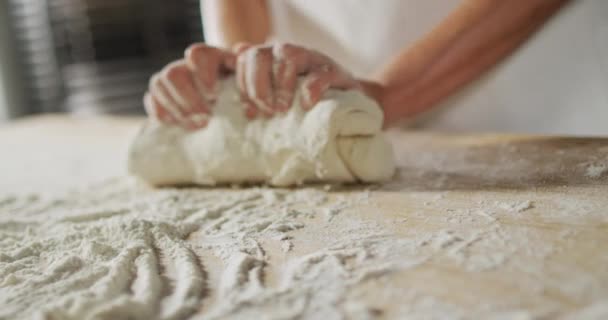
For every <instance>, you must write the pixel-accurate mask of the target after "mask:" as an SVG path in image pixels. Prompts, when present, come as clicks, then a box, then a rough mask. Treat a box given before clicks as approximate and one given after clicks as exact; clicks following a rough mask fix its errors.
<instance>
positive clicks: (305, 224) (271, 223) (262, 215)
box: [0, 120, 608, 319]
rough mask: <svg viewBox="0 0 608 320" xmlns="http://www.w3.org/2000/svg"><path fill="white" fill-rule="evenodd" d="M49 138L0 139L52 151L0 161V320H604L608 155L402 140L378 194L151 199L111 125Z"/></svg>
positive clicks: (549, 145) (559, 145)
mask: <svg viewBox="0 0 608 320" xmlns="http://www.w3.org/2000/svg"><path fill="white" fill-rule="evenodd" d="M46 123H47V126H46V127H41V126H38V125H36V123H35V122H34V123H31V124H28V125H30V127H34V128H37V131H36V136H35V137H32V138H31V140H28V138H27V137H26V135H25V132H27V130H24V129H23V127H20V128H18V129H19V130H8V131H4V132H2V131H1V130H0V143H2V145H8V144H5V143H6V142H7V140H6V139H7V137H8V136H9V134H12V137H13V139H8V140H14V139H19V140H20V141H28V142H31V143H34V142H35V141H36V139H39V140H38V141H39V143H40V144H39V146H38V147H37V148H34V149H31V150H25V149H13V151H12V152H10V153H9V154H7V155H3V158H2V160H3V161H2V165H3V166H2V167H0V170H2V172H0V174H1V175H2V177H5V178H6V179H7V180H8V181H11V182H12V184H11V185H9V184H7V183H4V184H0V318H6V319H21V318H31V317H35V315H37V314H38V315H39V314H46V315H48V318H49V319H86V318H87V317H89V318H95V316H96V317H97V318H98V319H121V318H123V319H129V318H130V319H226V318H234V319H250V318H260V319H319V318H322V319H402V318H411V319H479V318H483V319H492V318H494V319H547V318H550V319H553V318H558V319H559V318H564V319H605V318H606V317H607V316H608V306H607V305H606V301H608V299H607V297H608V273H607V272H606V265H608V254H607V252H606V250H605V244H606V243H608V211H606V208H608V200H607V199H606V194H607V192H608V191H607V190H608V181H607V180H606V179H607V177H606V175H605V173H603V172H602V173H600V174H593V175H590V174H588V170H589V169H588V168H589V167H590V165H593V166H601V165H604V164H606V163H607V161H608V141H606V140H602V139H561V138H534V137H496V136H485V137H483V136H482V137H451V138H448V137H445V136H432V135H419V134H409V135H406V134H395V135H393V138H394V141H400V143H397V144H396V154H397V155H398V163H399V174H398V176H397V177H396V179H395V180H393V181H392V182H390V183H387V184H384V185H368V186H342V187H340V186H325V185H318V186H311V187H307V188H301V189H269V188H264V187H251V188H244V189H210V188H207V189H160V190H154V189H150V188H149V187H147V186H145V185H143V184H141V183H139V182H137V181H135V180H134V179H131V178H128V177H125V176H124V174H123V173H122V172H123V171H122V170H123V168H122V167H120V166H119V165H118V163H119V161H116V160H117V159H122V157H123V156H124V154H123V153H122V151H121V150H124V149H121V148H122V146H123V144H122V143H121V141H123V140H121V139H118V137H117V136H116V135H114V136H112V135H111V133H110V135H109V136H105V135H103V134H101V133H102V132H103V131H104V130H101V129H100V128H101V127H103V126H104V122H101V123H98V124H97V127H95V126H91V125H90V123H86V121H85V123H84V124H82V122H80V121H76V122H73V121H70V122H67V123H63V124H62V125H61V127H63V128H64V130H62V133H61V134H63V132H68V133H70V134H71V135H76V136H80V137H82V138H78V139H77V138H73V139H72V140H71V141H70V143H69V144H68V143H65V144H62V142H61V141H62V140H60V139H55V137H54V135H55V133H56V132H57V130H55V129H57V126H58V123H57V122H54V121H51V120H48V121H47V122H46ZM26 124H27V123H26ZM24 125H25V124H24ZM105 126H107V130H106V131H107V132H114V133H116V132H122V133H124V134H127V133H129V134H130V133H132V131H131V129H132V128H135V126H131V125H127V124H123V123H122V122H120V123H116V122H105ZM86 128H92V129H90V130H89V131H88V132H89V137H86V136H85V134H84V133H83V132H87V131H86ZM96 128H97V129H96ZM75 131H76V132H75ZM77 132H80V133H81V134H77ZM41 134H42V135H41ZM83 136H84V137H83ZM91 136H95V138H91ZM118 136H120V135H118ZM92 140H95V141H99V144H100V145H101V149H104V148H106V149H105V150H106V151H107V150H111V148H110V147H111V145H112V143H111V142H112V141H114V142H115V147H116V148H117V149H118V151H116V153H114V154H112V153H110V154H108V153H107V152H106V153H105V154H104V153H103V152H102V153H99V154H95V153H94V150H93V149H91V150H90V151H89V152H88V154H89V155H88V156H85V155H82V154H80V153H79V152H78V151H77V150H82V149H81V148H77V146H80V147H83V148H86V145H87V144H90V143H91V141H92ZM49 141H54V142H53V143H49ZM124 141H127V140H124ZM80 143H81V144H80ZM45 148H47V149H46V150H45ZM41 153H44V154H46V155H47V156H46V157H43V156H41ZM26 154H29V156H27V157H26ZM41 159H42V160H41ZM70 159H71V160H70ZM54 161H60V162H65V161H72V162H71V163H79V164H80V165H79V167H78V168H87V170H84V171H82V170H75V169H74V168H72V167H70V166H65V165H63V166H62V165H61V164H57V165H56V166H53V163H54ZM43 163H44V164H46V165H48V166H49V167H50V168H56V170H55V171H56V172H53V173H49V172H48V171H49V169H48V168H45V167H43V166H42V165H41V164H43ZM113 164H116V165H113ZM15 168H29V170H27V171H23V170H22V171H16V170H15ZM88 168H97V169H98V171H97V172H94V173H91V172H90V171H89V170H90V169H88ZM57 171H59V172H57ZM594 172H595V171H594ZM45 174H46V176H47V177H62V175H61V174H63V178H64V179H62V180H61V181H54V182H49V181H46V182H45V181H41V182H40V183H39V184H37V183H36V179H35V176H36V175H38V176H45ZM24 184H25V185H24Z"/></svg>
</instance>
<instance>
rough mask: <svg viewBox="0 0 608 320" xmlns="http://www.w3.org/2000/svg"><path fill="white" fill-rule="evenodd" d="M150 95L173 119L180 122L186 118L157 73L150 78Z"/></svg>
mask: <svg viewBox="0 0 608 320" xmlns="http://www.w3.org/2000/svg"><path fill="white" fill-rule="evenodd" d="M150 93H151V94H152V96H153V97H154V98H155V100H157V101H158V102H159V103H160V104H161V105H162V106H163V108H164V109H165V110H167V112H168V113H169V114H171V116H172V117H173V118H174V119H176V120H177V121H181V120H182V119H184V118H185V117H186V116H185V114H183V112H182V110H181V108H180V107H179V105H178V103H177V102H176V101H175V100H174V99H173V97H172V96H171V94H170V93H169V90H168V89H167V88H166V87H165V85H164V83H163V81H162V80H161V76H160V74H158V73H157V74H155V75H153V76H152V77H151V78H150Z"/></svg>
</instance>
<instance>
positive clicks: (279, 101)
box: [273, 60, 298, 112]
mask: <svg viewBox="0 0 608 320" xmlns="http://www.w3.org/2000/svg"><path fill="white" fill-rule="evenodd" d="M273 78H274V88H275V89H274V95H275V109H276V110H278V111H280V112H285V111H287V110H289V108H290V107H291V104H292V103H293V97H294V95H295V91H296V88H297V84H298V72H297V69H296V66H295V64H294V63H292V62H291V61H289V60H279V61H277V62H276V64H275V66H274V76H273Z"/></svg>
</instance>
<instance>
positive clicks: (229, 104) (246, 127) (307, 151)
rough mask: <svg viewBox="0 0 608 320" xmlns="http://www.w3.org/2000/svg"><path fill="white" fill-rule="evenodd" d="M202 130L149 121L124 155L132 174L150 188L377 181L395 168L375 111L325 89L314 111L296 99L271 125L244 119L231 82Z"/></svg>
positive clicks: (357, 96)
mask: <svg viewBox="0 0 608 320" xmlns="http://www.w3.org/2000/svg"><path fill="white" fill-rule="evenodd" d="M221 87H222V90H221V92H220V94H219V97H218V100H217V102H216V105H215V107H214V109H213V116H212V117H211V119H210V121H209V124H208V126H207V127H206V128H205V129H202V130H198V131H195V132H188V131H186V130H183V129H181V128H178V127H174V126H167V125H163V124H161V123H159V122H157V121H155V120H148V121H147V123H146V124H145V125H144V127H143V128H142V129H141V130H140V132H139V134H138V135H137V137H136V138H135V140H134V142H133V144H132V146H131V150H130V154H129V171H130V173H131V174H133V175H135V176H137V177H139V178H141V179H143V180H145V181H146V182H148V183H150V184H152V185H179V184H199V185H215V184H233V183H247V182H253V183H268V184H270V185H273V186H290V185H296V184H301V183H306V182H378V181H383V180H387V179H390V178H391V177H392V175H393V173H394V170H395V164H394V159H393V152H392V148H391V145H390V144H389V143H388V141H387V140H385V138H384V136H383V134H382V120H383V114H382V111H381V110H380V108H379V106H378V105H377V104H376V103H375V102H374V101H373V100H372V99H370V98H368V97H366V96H365V95H364V94H362V93H361V92H358V91H338V90H331V91H329V92H328V93H327V94H326V95H325V98H324V100H321V101H320V102H319V103H318V104H317V105H316V106H315V107H314V108H313V109H312V110H310V111H308V112H304V111H303V110H302V108H301V107H300V106H299V105H298V103H297V101H298V100H299V99H297V98H298V97H297V96H296V99H295V101H296V102H294V105H293V106H292V107H291V109H290V110H289V111H288V112H287V113H285V114H281V115H277V116H275V117H273V118H271V119H256V120H253V121H251V120H248V119H246V117H245V115H244V112H243V110H242V106H241V103H240V101H239V95H238V93H237V90H236V86H235V83H234V79H232V78H231V79H227V80H225V81H224V82H223V83H222V86H221Z"/></svg>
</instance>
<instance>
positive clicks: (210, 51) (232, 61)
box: [185, 44, 236, 102]
mask: <svg viewBox="0 0 608 320" xmlns="http://www.w3.org/2000/svg"><path fill="white" fill-rule="evenodd" d="M185 60H186V64H187V66H188V68H189V69H190V70H191V71H192V73H193V74H194V77H193V79H194V84H195V87H197V89H198V91H199V92H201V95H202V96H203V98H205V99H206V100H207V101H209V102H214V101H215V100H216V99H217V94H218V91H219V83H218V79H219V78H220V77H221V76H223V75H224V74H228V73H232V72H234V69H235V68H236V57H235V55H234V54H232V53H231V52H227V51H223V50H221V49H218V48H214V47H209V46H207V45H205V44H195V45H192V46H190V47H189V48H188V49H186V53H185Z"/></svg>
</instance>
